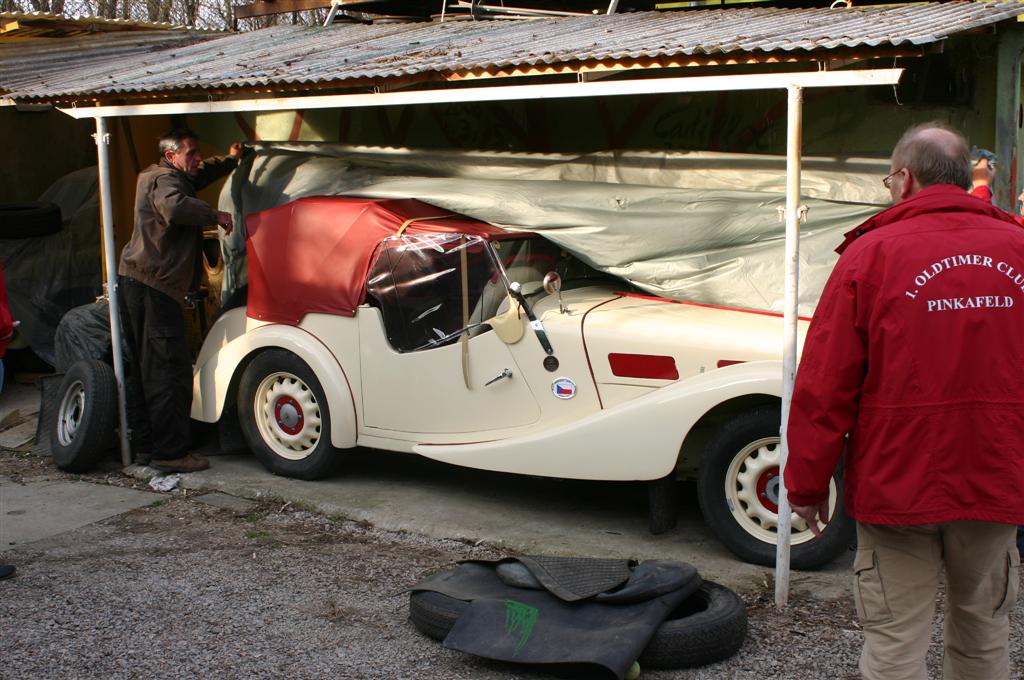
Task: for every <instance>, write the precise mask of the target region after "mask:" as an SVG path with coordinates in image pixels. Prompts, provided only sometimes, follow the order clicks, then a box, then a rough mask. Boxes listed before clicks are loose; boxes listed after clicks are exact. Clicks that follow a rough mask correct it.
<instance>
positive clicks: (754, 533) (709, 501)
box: [697, 406, 856, 569]
mask: <svg viewBox="0 0 1024 680" xmlns="http://www.w3.org/2000/svg"><path fill="white" fill-rule="evenodd" d="M779 422H780V409H779V407H778V406H771V407H761V408H756V409H752V410H749V411H745V412H743V413H740V414H738V415H736V416H735V417H733V418H732V419H731V420H730V421H729V422H727V423H726V424H725V425H723V426H722V428H721V429H720V430H719V431H718V433H717V434H716V435H715V436H714V437H713V438H712V439H711V440H710V441H709V442H708V445H707V448H706V449H705V451H704V459H703V461H702V462H701V469H700V474H699V475H698V479H697V497H698V500H699V501H700V509H701V512H702V513H703V514H704V520H705V522H706V523H707V524H708V526H709V527H710V528H711V530H712V531H713V532H714V533H715V534H716V535H717V536H718V538H719V540H720V541H721V542H722V543H723V544H725V546H726V547H727V548H729V550H731V551H732V552H733V553H735V554H736V555H737V556H738V557H740V558H742V559H743V560H745V561H747V562H750V563H752V564H760V565H763V566H769V567H770V566H773V565H774V564H775V552H776V543H777V533H776V532H777V531H778V505H777V502H778V493H777V490H778V486H779V483H780V481H781V480H780V479H779V464H778V459H779V455H780V438H779ZM844 506H845V504H844V501H843V488H842V470H841V469H839V470H836V472H835V473H834V474H833V477H832V483H831V486H830V496H829V507H830V513H831V519H830V521H829V523H828V524H827V525H826V526H825V528H824V529H823V530H822V535H821V537H820V538H815V537H814V535H813V534H812V533H811V531H810V529H809V528H807V526H806V523H805V522H804V521H803V520H802V519H800V518H798V517H797V516H796V515H794V516H793V529H792V534H791V538H790V541H791V549H790V564H791V565H792V567H793V568H794V569H814V568H816V567H820V566H821V565H823V564H826V563H828V562H830V561H831V560H833V559H835V558H836V557H837V556H838V555H840V554H841V553H843V552H844V551H845V550H846V549H847V548H848V547H849V546H850V545H851V544H852V543H853V541H854V540H855V535H856V526H855V524H854V522H853V521H852V520H851V519H850V518H849V517H847V515H846V512H845V509H844Z"/></svg>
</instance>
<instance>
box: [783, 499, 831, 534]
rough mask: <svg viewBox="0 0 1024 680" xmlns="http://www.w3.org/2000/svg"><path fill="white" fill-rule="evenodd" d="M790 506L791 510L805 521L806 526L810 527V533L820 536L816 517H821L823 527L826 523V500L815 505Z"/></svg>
mask: <svg viewBox="0 0 1024 680" xmlns="http://www.w3.org/2000/svg"><path fill="white" fill-rule="evenodd" d="M791 507H792V510H793V512H795V513H796V514H797V515H798V516H799V517H800V518H801V519H803V520H804V521H805V522H807V526H808V527H810V528H811V533H813V534H814V535H815V536H821V529H819V528H818V519H819V518H820V519H821V526H822V527H823V528H824V526H825V525H826V524H828V500H824V501H822V502H821V503H818V504H817V505H793V506H791Z"/></svg>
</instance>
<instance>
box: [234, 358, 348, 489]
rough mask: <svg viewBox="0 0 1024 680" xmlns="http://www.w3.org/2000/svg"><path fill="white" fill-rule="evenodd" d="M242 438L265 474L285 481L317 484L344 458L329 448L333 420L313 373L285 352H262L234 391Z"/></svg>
mask: <svg viewBox="0 0 1024 680" xmlns="http://www.w3.org/2000/svg"><path fill="white" fill-rule="evenodd" d="M238 417H239V420H240V421H241V425H242V434H243V435H244V437H245V441H246V443H247V444H248V445H249V448H250V449H252V452H253V454H255V456H256V458H257V459H259V461H260V462H261V463H262V464H263V466H264V467H265V468H267V470H269V471H270V472H273V473H274V474H276V475H281V476H283V477H294V478H296V479H321V478H323V477H326V476H327V475H329V474H331V473H332V472H334V471H335V470H336V469H337V467H338V465H339V464H340V463H341V460H342V458H343V457H344V455H345V453H344V451H342V450H339V449H336V448H335V447H334V446H332V445H331V415H330V412H329V411H328V408H327V400H326V398H325V397H324V390H323V388H322V387H321V386H320V381H319V380H318V379H317V377H316V375H315V374H314V373H313V370H312V369H311V368H310V367H309V366H308V365H307V364H306V362H304V361H303V360H302V359H300V358H299V357H297V356H295V355H294V354H292V353H291V352H287V351H285V350H280V349H274V350H269V351H266V352H263V353H262V354H260V355H259V356H257V357H256V358H255V359H253V361H252V363H251V364H249V366H248V367H247V368H246V369H245V373H244V374H243V375H242V381H241V383H240V384H239V387H238Z"/></svg>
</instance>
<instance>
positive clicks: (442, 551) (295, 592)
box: [0, 452, 1024, 680]
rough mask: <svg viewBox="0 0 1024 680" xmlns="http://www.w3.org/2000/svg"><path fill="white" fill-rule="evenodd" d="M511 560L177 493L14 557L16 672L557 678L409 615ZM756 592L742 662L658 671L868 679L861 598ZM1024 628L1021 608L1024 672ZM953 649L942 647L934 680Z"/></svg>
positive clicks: (391, 679)
mask: <svg viewBox="0 0 1024 680" xmlns="http://www.w3.org/2000/svg"><path fill="white" fill-rule="evenodd" d="M0 475H4V476H7V477H9V478H13V479H15V480H31V479H37V478H39V477H40V476H41V475H42V476H46V477H49V478H65V479H84V480H87V481H91V482H94V483H98V484H117V485H119V486H128V487H130V486H133V485H134V486H136V488H144V487H143V486H142V483H141V482H138V481H136V480H131V479H128V478H126V477H123V476H121V475H120V473H119V472H117V471H113V470H108V471H107V472H101V473H96V474H93V475H88V476H83V477H79V476H70V475H65V474H63V473H61V472H59V471H58V470H56V468H53V467H52V465H51V464H50V462H49V461H48V460H46V459H40V458H36V457H33V456H29V455H26V454H23V453H21V454H18V453H12V452H0ZM499 556H501V555H499V554H498V553H497V552H495V551H494V550H493V549H492V548H490V547H488V546H486V545H480V546H474V545H469V544H466V543H462V542H458V541H451V540H435V539H429V538H425V537H422V536H418V535H412V534H406V533H394V532H385V531H380V530H376V529H374V528H372V527H368V526H364V525H360V524H357V523H354V522H351V521H347V520H344V519H342V518H330V517H323V516H319V515H315V514H312V513H309V512H305V511H302V510H297V509H295V508H293V507H290V506H289V507H281V506H280V504H272V503H263V504H261V505H258V506H256V507H255V508H254V509H253V510H252V511H249V512H246V513H244V514H239V513H236V512H231V511H229V510H225V509H221V508H216V507H212V506H209V505H207V504H204V503H201V502H199V501H197V500H195V498H194V497H193V496H191V495H190V496H187V497H186V496H182V495H181V494H180V493H179V492H170V493H164V494H157V493H154V494H153V504H152V505H150V506H148V507H145V508H142V509H139V510H135V511H132V512H128V513H126V514H123V515H120V516H118V517H115V518H112V519H109V520H106V521H103V522H99V523H96V524H92V525H90V526H88V527H85V528H84V529H80V530H77V531H73V532H68V533H65V534H62V535H60V536H56V537H54V538H51V539H47V540H44V541H39V542H36V543H32V544H29V545H25V546H21V547H20V548H19V549H18V550H16V551H11V552H9V553H5V554H2V555H0V562H9V563H14V564H16V565H17V567H18V574H17V576H15V577H14V578H13V579H10V580H7V581H3V582H0V650H2V652H0V658H2V661H0V678H33V679H35V678H67V677H75V678H171V677H174V678H181V677H217V678H285V677H287V678H346V679H347V678H381V679H387V680H397V679H402V678H409V679H412V678H416V679H427V680H433V679H442V678H443V679H446V680H447V679H457V678H465V679H472V680H491V679H497V678H506V679H514V678H523V679H533V678H538V679H539V678H547V677H553V676H552V675H550V674H548V673H543V672H538V671H531V670H529V669H526V668H524V667H521V666H515V665H511V664H502V663H496V662H488V661H484V660H480V659H476V658H473V657H469V656H467V655H464V654H462V653H459V652H455V651H451V650H447V649H444V648H443V647H442V646H441V645H439V644H438V643H436V642H434V641H432V640H430V639H428V638H426V637H424V636H422V635H421V634H419V633H418V632H417V631H416V629H415V628H414V627H413V626H412V624H411V623H410V622H409V620H408V606H407V603H408V597H407V594H406V593H405V592H404V590H403V589H405V588H407V587H408V586H410V585H412V584H414V583H415V582H417V581H418V580H419V579H420V578H422V577H423V576H425V575H426V574H429V573H431V572H433V571H436V570H438V569H441V568H444V567H446V566H450V565H451V564H452V563H453V562H455V561H456V560H459V559H466V558H494V557H499ZM742 595H743V597H744V600H745V601H746V604H747V608H748V614H749V617H750V632H749V635H748V639H747V642H746V644H745V645H744V647H743V649H742V650H741V651H740V652H739V653H738V654H737V655H736V656H734V657H733V658H731V659H729V660H727V661H725V662H722V663H718V664H714V665H710V666H706V667H703V668H699V669H690V670H679V671H646V670H645V671H644V672H643V675H642V677H643V678H649V679H650V680H662V679H665V680H667V679H669V678H674V679H679V680H697V679H712V678H715V679H719V678H730V679H735V680H747V679H750V680H754V679H756V680H763V679H765V678H778V679H793V680H807V679H814V678H838V679H846V678H851V679H852V678H856V677H858V676H857V655H858V653H859V649H860V645H861V634H860V632H859V628H858V626H857V623H856V620H855V618H854V616H853V603H852V599H851V598H844V599H842V600H838V601H835V600H831V601H818V600H803V601H799V602H793V603H792V604H791V606H790V607H789V608H788V609H787V610H786V611H784V612H778V611H776V610H775V609H774V607H773V605H772V590H771V586H770V584H765V587H764V589H763V590H762V591H760V592H752V593H742ZM939 625H940V622H937V623H936V626H937V628H936V630H937V631H938V630H939V628H938V626H939ZM1021 628H1022V622H1021V617H1020V612H1019V609H1018V611H1017V612H1015V616H1014V620H1013V632H1012V640H1011V642H1012V659H1013V663H1014V666H1015V667H1016V668H1017V669H1019V668H1024V651H1022V644H1021V641H1022V636H1021ZM940 654H941V648H940V647H939V646H937V645H934V644H933V646H932V649H931V654H930V656H929V667H930V670H931V673H932V677H939V672H938V669H939V667H940V663H941V660H940ZM561 677H574V678H589V677H593V675H588V674H587V673H585V672H582V673H581V672H575V673H562V674H561ZM1012 677H1014V678H1019V677H1021V676H1020V675H1019V673H1018V672H1016V671H1015V673H1014V674H1013V675H1012Z"/></svg>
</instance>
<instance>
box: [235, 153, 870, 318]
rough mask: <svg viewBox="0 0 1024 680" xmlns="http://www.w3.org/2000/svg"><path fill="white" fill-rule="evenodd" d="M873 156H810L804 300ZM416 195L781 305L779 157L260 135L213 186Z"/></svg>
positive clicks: (654, 278) (272, 202) (866, 200)
mask: <svg viewBox="0 0 1024 680" xmlns="http://www.w3.org/2000/svg"><path fill="white" fill-rule="evenodd" d="M887 173H888V161H887V160H882V159H850V158H843V159H833V158H806V159H804V162H803V175H802V182H801V192H802V200H801V202H802V204H803V205H805V206H806V207H807V209H808V214H807V221H806V222H805V223H804V224H803V225H801V246H800V247H801V252H800V313H801V314H803V315H809V314H811V313H812V312H813V309H814V305H815V303H816V301H817V299H818V296H819V295H820V293H821V289H822V287H823V285H824V282H825V280H826V279H827V277H828V274H829V272H830V271H831V269H832V266H833V265H834V264H835V261H836V258H837V256H836V254H835V253H834V252H833V249H834V248H835V247H836V246H837V245H838V244H839V243H840V242H841V241H842V234H843V233H844V232H846V231H848V230H850V229H852V228H853V227H855V226H857V225H858V224H859V223H861V222H862V221H864V220H865V219H866V218H867V217H869V216H870V215H872V214H874V213H876V212H878V211H879V210H880V209H881V208H882V207H883V206H884V205H886V204H887V203H888V202H889V196H888V192H887V191H886V190H885V189H884V187H883V186H882V183H881V181H880V180H881V178H882V177H883V176H884V175H885V174H887ZM317 195H357V196H367V197H379V198H417V199H419V200H421V201H424V202H426V203H431V204H434V205H437V206H439V207H441V208H444V209H446V210H450V211H453V212H458V213H462V214H464V215H468V216H470V217H474V218H477V219H480V220H484V221H486V222H490V223H493V224H496V225H498V226H500V227H503V228H507V229H527V230H531V231H536V232H539V233H541V234H542V235H543V236H545V237H546V238H548V239H550V240H552V241H554V242H555V243H557V244H559V245H560V246H562V247H563V248H565V249H566V250H568V251H571V252H572V253H574V254H575V255H577V256H578V257H580V258H581V259H582V260H583V261H585V262H586V263H587V264H590V265H591V266H594V267H596V268H597V269H600V270H602V271H606V272H608V273H611V274H614V275H615V276H618V277H620V278H622V279H625V280H627V281H629V282H631V283H633V284H635V285H636V286H638V287H639V288H641V289H643V290H645V291H648V292H650V293H651V294H654V295H660V296H665V297H670V298H675V299H682V300H693V301H698V302H703V303H708V304H717V305H725V306H730V307H739V308H746V309H758V310H766V311H775V312H782V305H783V269H784V257H783V250H784V242H785V225H784V224H783V222H782V220H781V219H780V216H779V215H780V212H779V211H780V209H781V208H782V207H784V206H785V158H783V157H777V156H760V155H745V154H723V153H711V152H603V153H594V154H588V155H583V156H567V155H557V154H545V155H537V154H518V153H515V154H513V153H500V152H494V153H486V152H423V151H414V150H409V149H367V148H353V147H343V146H338V145H330V144H315V145H262V146H259V147H258V148H257V149H256V153H255V154H253V155H251V156H249V157H247V158H246V159H245V160H244V161H243V163H242V164H241V166H240V167H239V169H238V170H236V171H235V173H234V175H233V176H232V179H231V180H230V181H229V182H228V183H227V184H226V185H225V187H224V190H223V191H222V193H221V196H220V209H221V210H227V211H230V212H232V213H233V214H234V217H235V223H236V224H242V223H243V221H242V220H243V216H244V215H247V214H250V213H252V212H255V211H258V210H262V209H265V208H270V207H273V206H277V205H281V204H283V203H287V202H288V201H291V200H294V199H296V198H300V197H303V196H317ZM223 248H224V254H225V278H224V292H225V294H229V293H231V292H232V291H234V290H237V289H238V288H240V287H241V286H242V285H244V284H245V283H246V277H245V265H244V260H245V241H244V231H243V230H242V229H236V230H235V232H234V233H233V234H232V235H231V236H230V237H228V238H227V239H225V241H224V242H223Z"/></svg>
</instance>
